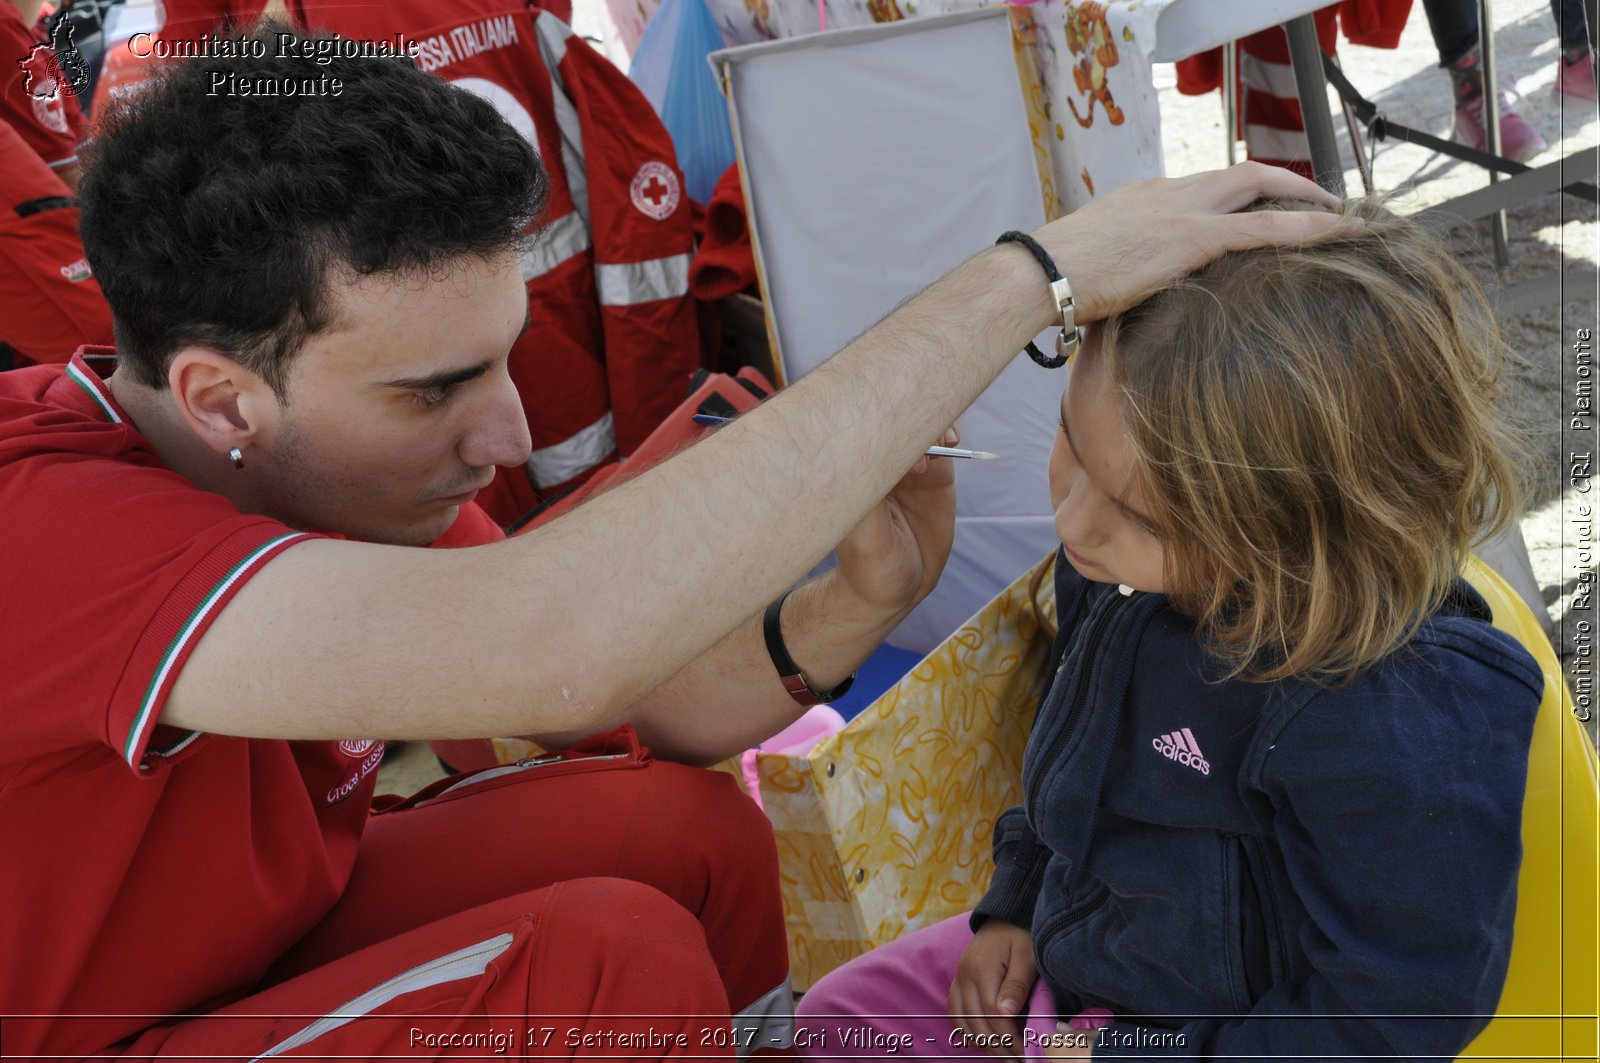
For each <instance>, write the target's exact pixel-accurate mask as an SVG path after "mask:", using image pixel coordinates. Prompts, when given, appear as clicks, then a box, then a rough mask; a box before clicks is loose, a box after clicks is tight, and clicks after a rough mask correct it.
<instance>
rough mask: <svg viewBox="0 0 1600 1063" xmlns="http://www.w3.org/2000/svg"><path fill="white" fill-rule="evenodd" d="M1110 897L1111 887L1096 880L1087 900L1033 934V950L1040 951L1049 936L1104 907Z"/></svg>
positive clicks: (1042, 949)
mask: <svg viewBox="0 0 1600 1063" xmlns="http://www.w3.org/2000/svg"><path fill="white" fill-rule="evenodd" d="M1110 899H1111V887H1109V886H1107V885H1106V884H1105V883H1104V882H1096V883H1095V888H1094V892H1093V893H1092V894H1090V897H1089V899H1088V900H1087V901H1084V902H1083V903H1082V904H1080V905H1078V906H1077V907H1076V908H1071V909H1068V910H1067V911H1065V912H1063V913H1062V914H1060V915H1058V916H1056V917H1055V918H1054V919H1052V920H1051V921H1050V922H1049V924H1047V925H1046V926H1044V927H1043V928H1041V929H1040V931H1039V933H1038V934H1036V935H1034V942H1035V944H1034V951H1035V952H1036V953H1042V952H1043V951H1044V948H1045V945H1046V944H1048V942H1049V941H1050V939H1051V938H1053V937H1055V936H1056V935H1057V934H1060V933H1061V932H1062V931H1063V930H1065V929H1067V927H1069V926H1072V925H1073V924H1075V923H1080V922H1082V921H1083V920H1085V919H1087V918H1089V916H1091V915H1093V914H1094V913H1095V912H1098V911H1099V910H1100V909H1101V908H1102V907H1104V906H1105V903H1106V901H1108V900H1110Z"/></svg>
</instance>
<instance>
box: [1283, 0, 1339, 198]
mask: <svg viewBox="0 0 1600 1063" xmlns="http://www.w3.org/2000/svg"><path fill="white" fill-rule="evenodd" d="M1283 29H1284V32H1285V33H1287V34H1288V35H1289V61H1290V62H1291V63H1292V64H1293V65H1294V84H1295V89H1296V91H1297V92H1298V93H1299V96H1300V114H1301V117H1302V118H1303V119H1304V121H1305V126H1306V141H1307V142H1308V143H1309V144H1310V146H1311V170H1312V173H1313V174H1315V175H1316V180H1317V184H1319V185H1321V186H1322V187H1323V188H1326V189H1327V190H1328V191H1330V192H1332V193H1333V194H1334V195H1336V196H1339V197H1341V198H1343V196H1344V163H1343V162H1341V161H1340V159H1339V142H1338V141H1337V140H1335V139H1334V137H1333V112H1332V111H1330V110H1329V109H1328V83H1327V80H1326V79H1325V78H1324V76H1323V73H1322V46H1321V45H1319V44H1318V43H1317V23H1316V20H1315V19H1314V18H1313V17H1312V16H1311V15H1301V16H1300V17H1299V18H1294V19H1290V20H1289V21H1288V22H1285V23H1284V24H1283Z"/></svg>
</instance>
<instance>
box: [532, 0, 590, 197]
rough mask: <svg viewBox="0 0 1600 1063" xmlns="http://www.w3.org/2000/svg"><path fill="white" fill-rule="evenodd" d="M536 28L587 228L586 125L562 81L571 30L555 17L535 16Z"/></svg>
mask: <svg viewBox="0 0 1600 1063" xmlns="http://www.w3.org/2000/svg"><path fill="white" fill-rule="evenodd" d="M533 26H534V29H535V30H536V31H537V33H538V37H539V57H540V58H541V59H543V60H544V67H545V69H546V70H548V71H549V72H550V89H551V92H550V98H551V100H552V102H553V103H554V105H555V112H556V126H557V127H558V128H559V129H560V130H561V169H562V171H563V172H564V173H565V174H566V177H567V191H568V192H570V193H572V205H573V206H574V207H576V208H577V211H578V214H579V215H581V216H582V218H583V224H584V226H585V227H586V228H587V227H588V226H589V225H590V218H591V215H590V213H589V178H588V176H587V174H588V169H587V167H586V166H585V164H584V153H583V126H582V125H581V124H580V123H579V122H578V110H577V108H576V107H574V106H573V105H572V100H571V99H570V98H568V96H567V87H566V85H565V84H564V83H563V82H562V80H561V70H560V67H561V63H562V61H563V60H565V59H566V58H567V38H568V37H570V36H572V30H570V29H568V28H567V25H566V23H564V22H562V21H561V20H560V19H558V18H556V17H555V16H554V15H551V16H549V17H545V16H543V15H535V16H534V19H533Z"/></svg>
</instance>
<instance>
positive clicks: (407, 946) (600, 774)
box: [125, 753, 793, 1059]
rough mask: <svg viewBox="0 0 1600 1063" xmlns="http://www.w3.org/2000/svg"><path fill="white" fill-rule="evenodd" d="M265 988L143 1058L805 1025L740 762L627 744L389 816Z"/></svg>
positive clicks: (678, 1050)
mask: <svg viewBox="0 0 1600 1063" xmlns="http://www.w3.org/2000/svg"><path fill="white" fill-rule="evenodd" d="M241 918H248V913H241ZM264 984H267V985H269V986H270V988H265V989H262V990H261V991H259V992H256V993H254V994H252V995H250V996H248V997H246V998H245V999H243V1000H239V1001H237V1002H236V1003H234V1004H232V1005H230V1006H229V1007H226V1008H224V1009H222V1010H220V1011H217V1012H215V1013H211V1014H208V1015H205V1016H201V1017H198V1018H190V1019H187V1020H185V1021H182V1022H176V1023H172V1024H168V1025H164V1026H161V1027H158V1028H155V1029H152V1030H149V1031H146V1033H145V1034H143V1035H142V1036H140V1037H139V1038H137V1039H135V1041H134V1043H133V1044H131V1045H129V1046H127V1047H126V1049H125V1051H126V1053H127V1054H128V1055H162V1056H166V1055H174V1056H175V1055H189V1056H198V1057H205V1056H223V1055H229V1056H245V1057H250V1056H255V1055H258V1054H265V1053H271V1054H288V1055H294V1056H296V1057H297V1058H303V1057H326V1058H334V1057H344V1058H345V1059H349V1058H372V1057H380V1056H394V1057H403V1058H406V1059H431V1058H468V1057H479V1058H491V1057H496V1056H501V1057H509V1058H524V1057H526V1058H551V1059H561V1058H573V1057H579V1056H595V1055H600V1056H611V1057H621V1058H630V1059H652V1058H664V1057H668V1056H673V1057H688V1058H712V1057H729V1056H733V1055H738V1056H741V1057H742V1056H745V1055H748V1054H750V1053H752V1052H755V1051H759V1050H763V1049H765V1050H767V1051H769V1052H770V1051H773V1050H784V1051H786V1050H787V1049H789V1046H790V1044H791V1036H792V1029H793V1018H792V1008H791V996H790V992H789V986H788V952H787V945H786V938H785V934H784V926H783V913H782V906H781V900H780V896H779V891H778V866H777V853H776V850H775V848H774V845H773V841H772V834H771V828H770V826H769V825H768V823H767V820H766V818H765V817H764V816H763V815H762V813H761V811H760V810H759V809H757V808H756V806H755V804H754V803H753V802H751V801H750V800H748V799H747V798H746V797H745V796H744V795H743V794H742V793H741V792H740V791H739V789H738V787H737V786H736V785H735V784H734V782H733V780H732V779H731V778H730V777H728V776H725V775H723V774H721V773H717V772H709V771H703V770H700V769H697V768H688V767H684V766H682V765H677V764H669V763H664V762H658V761H653V760H650V759H648V758H647V757H645V758H641V757H639V756H637V755H630V754H627V753H623V754H619V755H615V756H611V757H591V758H587V759H582V760H572V761H566V762H563V763H555V764H544V765H534V766H531V767H506V768H498V769H491V770H489V771H485V772H480V773H478V774H476V775H470V776H458V777H455V778H453V779H447V780H444V781H443V782H441V783H438V784H435V785H434V786H432V787H429V788H428V789H426V790H424V791H422V793H420V794H418V795H417V796H416V797H415V798H412V799H410V800H409V801H407V802H405V803H403V804H400V805H398V806H396V807H393V808H392V809H391V810H388V811H382V812H378V813H376V814H375V815H374V816H373V817H372V820H371V822H370V823H369V825H368V827H367V830H366V833H365V834H364V835H363V838H362V841H361V847H360V850H359V852H358V855H357V858H356V865H355V869H354V872H353V873H352V876H351V879H350V883H349V885H348V887H347V889H346V890H345V893H344V895H343V898H342V899H341V901H340V902H339V903H338V904H337V905H336V906H335V907H334V909H333V910H332V911H331V912H329V913H328V915H327V917H326V918H325V919H324V920H323V921H322V922H321V923H320V924H319V925H318V926H317V927H316V928H315V929H314V930H313V931H312V932H311V933H310V934H308V935H307V936H306V937H305V939H303V940H302V941H301V942H300V943H299V944H297V945H296V946H295V947H294V948H293V949H291V950H290V952H289V953H288V954H287V955H285V956H284V957H283V958H282V959H281V960H280V961H279V962H278V964H277V965H276V967H275V968H274V969H273V970H272V971H271V972H270V973H269V975H268V978H267V979H266V981H265V983H264ZM730 1014H731V1015H732V1021H731V1022H730V1019H729V1016H730Z"/></svg>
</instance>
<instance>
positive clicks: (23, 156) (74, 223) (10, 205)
mask: <svg viewBox="0 0 1600 1063" xmlns="http://www.w3.org/2000/svg"><path fill="white" fill-rule="evenodd" d="M0 8H4V9H5V10H8V11H13V10H14V9H13V8H10V7H9V6H6V5H4V4H0ZM71 197H72V192H71V190H70V189H68V188H67V186H66V185H64V184H62V183H61V179H60V178H59V177H57V176H56V175H55V174H54V173H52V172H51V171H50V168H49V167H48V166H46V165H45V164H44V162H43V161H42V160H41V159H40V158H39V157H38V156H37V155H35V154H34V152H33V150H32V149H31V148H30V147H29V146H28V145H27V143H25V141H24V138H23V137H22V135H21V134H20V133H18V132H17V131H16V130H15V129H13V128H12V127H11V125H10V124H9V123H6V122H0V344H3V345H4V347H5V348H7V350H6V351H4V352H0V368H5V367H6V361H7V359H9V362H10V363H12V364H15V365H32V364H34V363H36V362H65V361H66V360H67V359H68V358H69V357H71V355H72V352H73V351H75V350H77V349H78V348H79V347H81V346H82V345H83V344H85V343H110V342H111V308H110V307H108V306H107V305H106V300H105V296H103V295H102V294H100V285H98V284H97V283H95V279H94V277H93V276H91V275H90V273H89V262H88V260H87V259H86V258H84V255H83V243H82V241H81V240H79V238H78V204H77V201H76V200H74V199H72V198H71Z"/></svg>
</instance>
